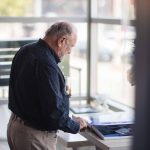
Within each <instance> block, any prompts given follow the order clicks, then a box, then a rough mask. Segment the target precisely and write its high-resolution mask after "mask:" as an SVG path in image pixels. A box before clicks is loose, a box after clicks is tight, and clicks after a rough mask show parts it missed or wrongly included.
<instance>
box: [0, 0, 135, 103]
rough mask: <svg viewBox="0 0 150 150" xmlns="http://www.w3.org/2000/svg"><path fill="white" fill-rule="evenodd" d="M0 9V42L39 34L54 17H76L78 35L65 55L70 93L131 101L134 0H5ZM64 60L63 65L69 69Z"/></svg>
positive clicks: (38, 36)
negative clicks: (74, 44)
mask: <svg viewBox="0 0 150 150" xmlns="http://www.w3.org/2000/svg"><path fill="white" fill-rule="evenodd" d="M8 3H9V9H8V7H5V6H7V5H8ZM18 6H19V7H18ZM88 6H90V7H88ZM5 8H7V9H5ZM88 8H90V9H88ZM8 10H9V11H8ZM12 10H15V11H12ZM89 11H91V13H89ZM90 14H91V16H89V15H90ZM0 15H1V20H0V33H1V34H0V41H1V42H2V41H6V40H8V41H9V40H11V39H12V37H13V39H21V40H29V39H30V40H33V39H38V38H40V37H43V34H44V32H45V30H46V29H47V28H48V27H49V26H50V25H51V24H52V23H53V22H55V21H58V20H70V21H72V22H73V23H75V25H76V27H77V28H78V37H79V38H78V41H77V46H76V47H75V48H74V49H73V50H72V53H71V55H70V56H69V57H68V58H67V63H68V62H69V66H70V67H69V70H68V72H69V73H70V76H71V78H72V96H75V97H81V96H85V97H87V99H88V100H90V99H91V97H93V95H97V94H98V95H99V94H106V95H109V96H110V97H111V98H112V99H114V100H117V101H119V102H121V103H124V104H127V105H130V106H133V104H134V87H133V86H131V85H130V84H129V82H128V81H127V70H128V69H129V68H130V66H132V61H133V49H134V48H133V47H134V44H133V41H134V38H135V31H134V26H133V24H131V23H132V22H133V21H132V19H134V18H135V17H134V3H133V0H126V1H125V0H119V1H118V0H69V1H68V0H44V1H43V0H34V1H33V0H26V1H22V0H15V1H13V2H11V0H4V1H3V2H2V4H1V6H0ZM130 20H131V21H130ZM10 24H11V25H10ZM89 29H91V30H89ZM89 37H90V39H91V40H88V39H89ZM89 43H90V44H89ZM0 50H1V49H0ZM65 61H66V60H65ZM63 63H64V64H65V63H66V62H63ZM64 64H63V66H61V67H62V69H64V70H67V69H66V68H68V67H66V65H64ZM89 72H90V74H88V73H89ZM89 79H90V80H89ZM87 91H88V92H87ZM89 91H90V94H89Z"/></svg>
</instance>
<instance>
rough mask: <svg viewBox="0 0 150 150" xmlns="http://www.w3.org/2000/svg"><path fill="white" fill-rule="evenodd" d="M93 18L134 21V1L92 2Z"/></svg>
mask: <svg viewBox="0 0 150 150" xmlns="http://www.w3.org/2000/svg"><path fill="white" fill-rule="evenodd" d="M92 17H100V18H118V19H123V18H125V17H127V18H128V19H134V18H135V16H134V0H92ZM127 18H125V19H127Z"/></svg>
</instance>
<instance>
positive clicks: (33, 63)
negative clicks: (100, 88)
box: [9, 39, 80, 133]
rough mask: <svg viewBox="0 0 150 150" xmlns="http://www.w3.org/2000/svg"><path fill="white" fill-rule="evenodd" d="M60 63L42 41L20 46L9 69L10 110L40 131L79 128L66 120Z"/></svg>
mask: <svg viewBox="0 0 150 150" xmlns="http://www.w3.org/2000/svg"><path fill="white" fill-rule="evenodd" d="M59 61H60V60H59V58H58V57H57V56H56V54H55V53H54V51H53V50H52V49H51V48H50V47H49V46H48V45H47V43H45V42H44V41H43V40H42V39H40V40H38V41H37V42H35V43H31V44H28V45H25V46H23V47H21V48H20V50H19V51H18V52H17V53H16V55H15V57H14V59H13V62H12V67H11V74H10V83H9V108H10V110H11V111H12V112H13V113H14V114H16V115H17V116H19V117H20V118H22V119H23V120H24V121H25V122H27V123H28V124H30V125H31V126H32V127H35V128H37V129H39V130H47V131H52V130H58V129H60V130H63V131H65V132H70V133H77V132H78V131H79V128H80V126H79V123H77V122H75V121H74V120H72V119H71V118H70V117H69V97H68V95H67V93H66V91H65V79H64V76H63V74H62V72H61V70H60V69H59V67H58V65H57V64H58V62H59Z"/></svg>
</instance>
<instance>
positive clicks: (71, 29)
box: [45, 22, 76, 37]
mask: <svg viewBox="0 0 150 150" xmlns="http://www.w3.org/2000/svg"><path fill="white" fill-rule="evenodd" d="M75 32H76V28H75V26H74V25H73V24H71V23H69V22H56V23H54V24H53V25H52V26H51V27H50V28H49V29H48V30H47V31H46V32H45V35H46V36H57V37H62V36H64V35H69V36H71V35H72V34H73V33H75Z"/></svg>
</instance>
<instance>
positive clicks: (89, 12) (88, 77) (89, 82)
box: [87, 0, 91, 104]
mask: <svg viewBox="0 0 150 150" xmlns="http://www.w3.org/2000/svg"><path fill="white" fill-rule="evenodd" d="M87 12H88V13H87V15H88V16H87V103H88V104H89V103H90V97H91V92H90V89H91V0H88V6H87Z"/></svg>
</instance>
